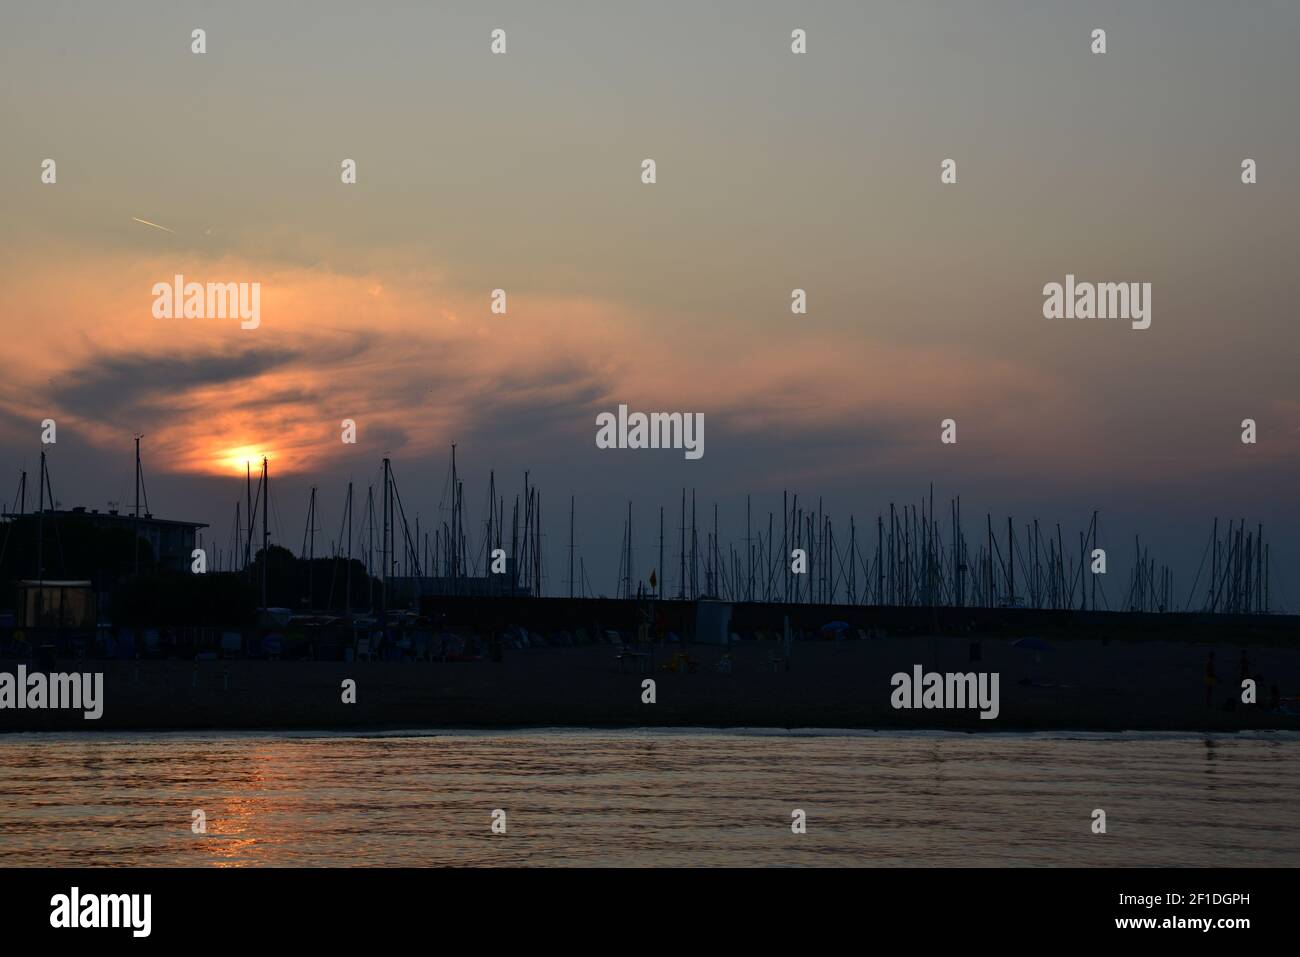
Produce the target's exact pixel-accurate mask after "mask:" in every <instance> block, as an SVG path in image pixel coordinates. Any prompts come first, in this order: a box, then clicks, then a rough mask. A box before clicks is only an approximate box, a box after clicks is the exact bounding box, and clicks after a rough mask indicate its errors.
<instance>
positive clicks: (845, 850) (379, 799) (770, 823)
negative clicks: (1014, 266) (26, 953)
mask: <svg viewBox="0 0 1300 957" xmlns="http://www.w3.org/2000/svg"><path fill="white" fill-rule="evenodd" d="M1103 824H1104V829H1103ZM342 865H347V866H376V867H379V866H414V867H424V866H443V865H454V866H463V867H509V866H530V867H565V866H594V867H608V866H617V867H623V866H627V867H653V866H669V867H687V866H706V867H707V866H742V867H744V866H810V865H811V866H824V867H924V866H931V865H943V866H956V867H965V866H970V867H987V866H994V867H999V866H1084V867H1112V866H1153V867H1154V866H1161V867H1164V866H1207V867H1252V866H1269V865H1271V866H1297V865H1300V734H1297V733H1294V732H1273V733H1267V732H1259V733H1238V734H1222V735H1218V734H1215V735H1207V734H1185V733H1149V732H1143V733H1124V734H1103V733H1097V734H1090V733H1066V732H1053V733H1019V734H1012V733H981V734H959V733H941V732H912V733H898V732H888V733H886V732H879V733H876V732H862V731H827V730H809V731H769V730H734V731H733V730H729V731H718V730H714V729H685V730H682V729H674V730H662V729H645V730H609V731H605V730H582V729H571V728H553V729H538V730H520V731H514V732H501V731H492V732H466V731H448V732H436V731H418V732H414V731H413V732H385V733H355V734H348V733H333V732H330V733H324V732H322V733H311V732H305V733H226V732H223V733H211V734H195V733H132V732H122V733H101V734H82V733H76V734H8V735H3V736H0V866H5V867H19V866H56V867H62V866H104V867H123V866H128V867H130V866H183V867H259V866H261V867H267V866H271V867H276V866H309V867H314V866H342Z"/></svg>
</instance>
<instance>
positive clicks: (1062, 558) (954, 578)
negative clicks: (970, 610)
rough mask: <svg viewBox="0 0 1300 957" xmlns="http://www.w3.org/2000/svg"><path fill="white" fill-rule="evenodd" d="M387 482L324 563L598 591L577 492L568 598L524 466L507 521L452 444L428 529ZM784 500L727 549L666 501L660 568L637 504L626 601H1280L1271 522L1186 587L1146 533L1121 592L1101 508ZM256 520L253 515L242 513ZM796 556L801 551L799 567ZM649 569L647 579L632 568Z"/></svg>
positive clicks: (694, 517)
mask: <svg viewBox="0 0 1300 957" xmlns="http://www.w3.org/2000/svg"><path fill="white" fill-rule="evenodd" d="M376 477H377V478H379V479H380V488H379V490H378V492H376V489H375V486H374V484H373V483H372V484H369V485H368V486H367V487H366V489H365V496H364V501H363V502H362V503H361V504H360V505H357V504H355V503H354V498H355V496H356V493H357V491H358V490H357V489H354V487H353V483H352V482H349V483H348V485H347V488H346V491H345V492H344V502H343V512H342V518H341V520H340V524H339V533H338V537H337V538H335V539H333V540H332V541H331V543H330V549H329V552H328V556H329V557H332V558H334V559H336V560H343V559H345V558H346V559H352V558H356V559H358V560H360V561H362V562H364V565H365V568H366V571H367V573H368V574H369V575H370V576H373V577H374V578H377V579H378V580H379V582H380V584H381V586H382V585H383V584H384V583H385V582H386V581H387V580H388V579H390V578H409V579H414V580H415V581H416V583H417V585H418V584H419V583H420V582H421V581H422V580H423V581H430V582H431V581H432V580H435V579H436V580H440V593H443V594H447V593H450V594H456V593H458V591H463V593H469V591H470V588H469V584H468V582H469V580H470V579H476V578H480V577H486V576H488V572H489V565H490V563H491V561H492V555H491V553H492V551H493V550H494V549H501V550H502V552H504V554H505V556H507V557H508V565H507V568H509V569H513V570H515V571H514V572H513V573H511V574H509V575H507V576H500V577H501V578H503V579H505V578H509V579H511V580H512V585H513V591H514V593H515V594H525V595H534V596H541V595H543V594H551V595H555V594H561V595H563V594H567V595H568V596H569V597H592V596H594V595H595V594H596V592H595V590H594V589H593V588H592V587H591V583H590V580H589V578H588V575H587V570H586V567H585V561H584V560H583V559H582V558H578V559H577V566H576V567H575V552H576V551H577V545H576V542H575V529H576V508H575V500H574V498H573V497H572V496H571V497H570V499H569V502H568V505H569V509H568V512H569V514H568V516H567V517H568V529H567V532H568V542H567V565H568V574H567V576H566V577H565V578H564V579H563V584H564V587H563V588H561V589H560V590H559V591H556V590H555V589H547V588H546V584H547V582H548V581H549V580H550V576H549V575H548V572H547V567H546V562H545V560H544V548H543V533H542V501H541V493H540V491H539V490H538V488H537V486H536V485H535V484H534V483H531V482H530V479H529V475H528V473H527V472H525V473H524V479H523V489H522V493H516V494H515V496H514V501H513V503H512V506H511V509H510V512H509V514H508V515H507V512H506V499H505V496H504V495H503V494H500V493H499V491H498V489H497V483H496V474H495V472H492V473H489V478H488V484H487V490H486V491H487V496H486V500H485V502H484V503H483V507H482V512H481V514H480V517H479V520H478V522H477V523H471V524H470V525H469V526H467V525H466V521H465V492H464V483H463V481H462V480H461V478H460V475H459V472H458V470H457V465H456V448H455V446H452V451H451V464H450V467H449V472H448V477H447V481H446V483H445V485H444V488H443V494H442V498H441V501H440V503H439V509H438V511H439V521H438V522H436V523H435V524H434V527H433V528H429V527H428V524H427V523H425V524H424V525H423V526H422V525H421V520H420V518H419V516H416V517H415V519H414V521H413V522H412V521H410V520H409V519H408V514H407V510H406V508H405V506H404V505H403V502H402V496H401V494H400V492H399V491H398V487H397V480H396V478H395V476H394V473H393V468H392V464H391V461H390V460H389V459H387V458H385V459H384V460H383V465H382V474H381V475H377V476H376ZM268 487H269V474H268V471H267V467H266V463H265V461H264V462H263V466H262V474H261V476H260V478H259V479H258V481H257V483H256V486H255V485H254V482H253V479H252V475H251V470H250V474H249V475H248V476H247V479H246V489H245V497H244V500H243V502H239V503H236V506H235V520H234V526H233V529H234V530H233V531H232V535H231V545H230V548H229V549H228V550H227V551H226V552H225V553H224V554H223V553H222V552H220V551H219V552H218V560H217V564H218V567H219V568H220V567H223V566H224V567H225V568H227V569H233V568H249V567H251V563H252V560H253V557H254V550H253V540H254V534H255V533H254V526H255V525H256V524H257V518H258V512H259V507H260V509H261V516H260V518H261V524H262V528H261V532H262V539H263V547H266V546H267V545H268V544H269V541H270V540H269V532H268V523H267V504H266V503H267V502H268V500H269V496H268V495H267V494H266V492H265V489H266V488H268ZM781 499H782V508H781V518H780V520H779V521H778V520H777V519H776V516H775V513H773V512H771V511H769V512H768V513H767V516H766V522H763V521H762V520H761V518H760V520H759V521H758V522H757V523H756V522H755V516H754V514H753V510H752V506H751V501H750V497H749V496H746V500H745V537H744V539H743V540H741V541H739V542H736V541H727V542H724V541H723V540H722V538H721V537H720V535H719V531H718V528H719V525H718V518H719V516H718V505H717V504H716V503H714V504H713V506H712V514H711V515H708V516H704V523H703V524H704V525H705V527H704V528H703V529H701V527H700V526H701V521H700V518H701V516H700V515H699V513H698V511H697V508H696V496H695V492H694V491H693V490H692V491H690V492H689V494H688V492H687V491H686V490H685V489H683V490H682V496H681V504H680V511H679V514H678V516H676V517H677V523H676V528H672V527H671V526H669V527H668V528H669V531H667V532H666V531H665V509H664V508H663V507H662V506H661V507H660V509H659V522H658V528H657V529H654V530H652V537H651V545H652V547H653V545H654V544H656V537H657V546H658V561H657V563H655V562H653V561H640V562H638V561H637V560H636V559H634V557H633V556H634V548H633V531H634V529H633V524H632V503H631V502H629V503H628V510H627V515H626V518H625V519H624V521H623V536H622V543H621V545H620V549H619V562H618V587H617V597H621V598H636V597H663V598H667V599H672V598H676V599H680V600H694V599H698V598H717V599H720V600H725V601H733V602H736V601H749V602H805V603H819V604H850V605H862V604H866V605H889V606H948V607H983V608H991V607H997V608H1039V609H1079V610H1085V611H1086V610H1113V611H1142V612H1161V611H1188V610H1193V609H1194V610H1197V611H1208V612H1218V613H1229V614H1246V613H1267V612H1270V611H1273V610H1276V609H1274V608H1273V606H1272V604H1271V599H1270V580H1271V577H1272V576H1271V571H1270V562H1269V546H1268V544H1267V543H1266V542H1265V541H1264V537H1263V527H1262V526H1260V525H1257V526H1255V527H1254V528H1250V527H1248V526H1247V524H1246V523H1245V521H1244V520H1229V521H1228V522H1227V524H1226V528H1223V527H1221V525H1220V521H1219V520H1218V519H1217V518H1216V519H1215V520H1214V523H1213V527H1212V530H1211V533H1210V536H1209V541H1208V542H1207V543H1206V546H1205V552H1204V553H1203V554H1202V556H1201V562H1200V566H1199V567H1198V569H1197V573H1196V577H1195V580H1194V581H1193V582H1192V584H1191V587H1190V588H1189V589H1188V590H1187V591H1186V592H1183V593H1181V596H1180V594H1179V593H1178V592H1176V590H1175V583H1174V576H1173V572H1172V570H1171V569H1170V568H1169V567H1168V566H1166V565H1162V564H1158V563H1157V561H1156V559H1155V558H1152V557H1151V554H1150V551H1149V549H1148V548H1147V547H1146V546H1144V545H1143V544H1142V542H1141V540H1140V538H1138V537H1136V536H1135V537H1134V539H1133V543H1132V552H1130V553H1129V554H1130V555H1131V557H1132V565H1131V569H1130V571H1129V573H1128V576H1127V582H1125V584H1124V585H1123V590H1122V593H1120V594H1112V593H1111V592H1110V591H1108V589H1107V587H1106V581H1107V579H1108V576H1107V575H1106V574H1104V573H1098V572H1094V568H1097V569H1100V565H1099V562H1100V561H1101V560H1102V559H1100V557H1099V555H1100V553H1099V552H1098V550H1099V549H1101V548H1102V547H1103V546H1101V545H1100V542H1101V535H1100V528H1099V521H1098V513H1097V512H1095V511H1094V512H1093V514H1092V518H1091V521H1090V522H1089V523H1088V525H1087V527H1086V528H1085V529H1083V530H1080V531H1078V532H1077V533H1075V534H1073V535H1067V534H1066V533H1065V532H1063V531H1062V528H1061V525H1060V524H1059V523H1057V524H1055V525H1052V526H1048V525H1046V524H1040V522H1039V520H1038V519H1033V520H1032V521H1028V522H1025V523H1024V524H1023V525H1019V526H1017V524H1016V522H1015V521H1014V519H1012V518H1011V517H1007V518H1006V520H1005V523H1004V522H1003V521H1002V520H1001V519H998V520H994V518H993V517H992V516H991V515H987V514H986V515H985V516H984V522H983V523H981V524H982V526H983V528H982V529H981V530H980V532H979V533H977V534H976V535H975V536H974V537H972V536H970V535H969V534H968V532H967V526H966V525H965V524H964V522H963V516H962V505H961V498H960V497H957V498H954V499H952V500H950V501H949V502H948V503H947V505H946V506H943V513H942V515H940V513H938V512H936V509H935V505H934V489H933V486H931V488H930V492H929V495H928V497H923V498H921V499H920V500H919V501H918V502H916V503H905V504H902V505H896V504H895V503H892V502H891V503H890V504H889V508H888V510H887V511H884V510H882V511H881V512H879V513H878V514H877V515H876V516H875V520H874V522H869V523H868V524H867V525H866V526H865V527H859V525H858V522H857V520H856V518H855V517H854V516H853V515H850V516H849V518H848V522H847V527H845V526H844V525H840V526H838V527H837V525H836V523H835V522H834V520H833V519H832V517H831V516H830V515H829V514H827V513H825V512H824V511H823V509H822V503H821V500H820V499H818V501H817V507H816V508H815V509H814V508H812V507H811V506H810V505H808V504H807V503H805V502H801V501H800V498H799V496H798V495H796V494H791V493H789V492H783V493H782V496H781ZM241 509H242V512H241ZM358 510H359V511H360V512H361V513H362V514H361V522H360V525H359V534H357V535H354V533H353V517H354V513H355V512H356V511H358ZM249 516H252V517H253V519H254V521H251V522H249V521H246V519H247V517H249ZM710 520H711V521H710ZM316 521H317V489H316V488H315V487H313V488H312V489H311V493H310V499H309V501H308V508H307V526H306V529H305V530H304V533H303V543H302V548H301V552H300V555H301V557H302V558H308V559H314V558H316V532H317V531H318V529H317V527H316ZM673 533H675V535H674V534H673ZM673 539H675V541H673ZM1121 548H1122V546H1119V545H1113V546H1111V547H1109V548H1106V549H1105V551H1106V552H1107V555H1106V558H1105V561H1108V562H1109V561H1114V559H1115V558H1116V557H1118V554H1119V552H1120V550H1121ZM796 553H797V554H798V555H801V556H802V563H801V561H800V558H799V557H796ZM322 557H324V556H322ZM645 566H648V568H647V570H646V571H645V573H644V574H643V573H641V572H638V571H637V569H638V567H645ZM796 567H799V569H800V570H799V571H798V572H796V570H795V569H796ZM652 571H653V578H654V581H653V584H652V583H651V572H652ZM263 574H265V563H263ZM347 577H348V576H345V578H347ZM669 579H671V582H670V581H669ZM462 585H463V589H462V587H461V586H462ZM348 587H349V589H350V578H349V586H348ZM1112 590H1113V586H1112ZM371 591H372V592H373V584H372V586H371ZM481 591H482V590H481V589H480V590H479V592H478V593H481ZM354 597H356V598H357V600H358V601H359V602H364V603H365V604H366V605H367V606H369V607H374V602H375V596H374V595H373V594H368V595H367V596H365V597H364V598H361V596H351V595H350V594H349V596H348V608H349V609H350V608H351V607H352V605H353V599H354ZM381 601H382V598H381Z"/></svg>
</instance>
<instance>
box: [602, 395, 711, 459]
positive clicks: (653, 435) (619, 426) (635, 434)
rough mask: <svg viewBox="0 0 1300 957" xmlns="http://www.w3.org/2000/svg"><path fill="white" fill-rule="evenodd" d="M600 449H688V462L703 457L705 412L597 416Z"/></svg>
mask: <svg viewBox="0 0 1300 957" xmlns="http://www.w3.org/2000/svg"><path fill="white" fill-rule="evenodd" d="M596 426H597V429H596V448H598V449H685V450H686V457H687V458H688V459H699V458H703V457H704V413H703V412H633V413H631V414H629V413H628V411H627V406H626V405H620V406H619V407H618V415H615V414H614V413H613V412H602V413H600V414H599V415H598V416H596Z"/></svg>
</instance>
